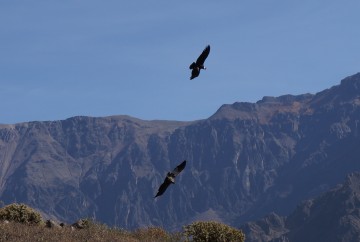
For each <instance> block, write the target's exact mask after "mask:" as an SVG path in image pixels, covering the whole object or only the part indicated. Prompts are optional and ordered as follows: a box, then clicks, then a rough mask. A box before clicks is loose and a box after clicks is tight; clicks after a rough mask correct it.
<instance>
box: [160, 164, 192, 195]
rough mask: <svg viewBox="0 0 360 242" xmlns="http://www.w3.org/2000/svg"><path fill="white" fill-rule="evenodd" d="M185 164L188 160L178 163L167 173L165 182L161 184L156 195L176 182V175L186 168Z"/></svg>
mask: <svg viewBox="0 0 360 242" xmlns="http://www.w3.org/2000/svg"><path fill="white" fill-rule="evenodd" d="M185 166H186V160H184V161H183V162H182V163H181V164H180V165H178V166H177V167H176V168H175V169H174V170H173V171H172V172H168V173H167V174H166V177H165V180H164V182H163V184H161V186H160V187H159V190H158V192H157V194H156V196H155V197H158V196H161V195H162V194H163V193H164V192H165V191H166V189H167V188H168V186H169V185H170V184H175V177H176V176H177V175H179V173H180V172H181V171H182V170H184V168H185ZM155 197H154V198H155Z"/></svg>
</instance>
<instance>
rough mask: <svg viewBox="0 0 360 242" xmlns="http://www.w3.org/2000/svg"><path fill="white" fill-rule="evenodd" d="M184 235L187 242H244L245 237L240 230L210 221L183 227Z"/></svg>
mask: <svg viewBox="0 0 360 242" xmlns="http://www.w3.org/2000/svg"><path fill="white" fill-rule="evenodd" d="M184 235H185V237H186V239H187V241H190V240H191V239H192V240H191V241H195V242H197V241H202V242H205V241H214V242H228V241H229V242H230V241H239V242H244V241H245V235H244V234H243V232H242V231H241V230H238V229H235V228H232V227H230V226H228V225H225V224H222V223H218V222H214V221H210V222H194V223H192V224H189V225H185V226H184Z"/></svg>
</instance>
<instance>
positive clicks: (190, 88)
mask: <svg viewBox="0 0 360 242" xmlns="http://www.w3.org/2000/svg"><path fill="white" fill-rule="evenodd" d="M359 13H360V1H359V0H343V1H339V0H302V1H291V0H272V1H269V0H236V1H235V0H234V1H233V0H229V1H218V0H193V1H188V0H182V1H171V0H170V1H169V0H156V1H137V0H132V1H119V0H107V1H100V0H71V1H70V0H62V1H58V0H57V1H54V0H37V1H25V0H23V1H20V0H11V1H10V0H3V1H0V123H3V124H4V123H5V124H12V123H18V122H26V121H45V120H59V119H66V118H69V117H72V116H78V115H86V116H95V117H101V116H110V115H120V114H125V115H130V116H133V117H137V118H140V119H145V120H152V119H165V120H197V119H204V118H208V117H209V116H211V115H212V114H213V113H214V112H216V110H217V109H218V108H219V107H220V106H221V105H222V104H230V103H234V102H239V101H241V102H256V101H257V100H260V99H261V98H262V97H263V96H280V95H284V94H303V93H316V92H318V91H321V90H323V89H326V88H329V87H331V86H333V85H337V84H339V83H340V80H341V79H342V78H344V77H346V76H349V75H352V74H355V73H357V72H360V14H359ZM207 44H210V45H211V52H210V55H209V57H208V59H207V60H206V62H205V65H206V66H207V68H208V69H207V70H206V71H202V72H201V74H200V76H199V77H198V78H196V79H194V80H189V77H190V70H189V69H188V68H189V65H190V64H191V62H192V61H194V60H196V58H197V57H198V55H199V54H200V53H201V51H202V50H203V49H204V47H205V46H206V45H207Z"/></svg>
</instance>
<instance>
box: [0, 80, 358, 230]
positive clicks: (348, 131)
mask: <svg viewBox="0 0 360 242" xmlns="http://www.w3.org/2000/svg"><path fill="white" fill-rule="evenodd" d="M359 87H360V74H356V75H353V76H350V77H347V78H345V79H344V80H342V81H341V84H340V85H337V86H334V87H332V88H329V89H327V90H324V91H322V92H319V93H317V94H314V95H313V94H304V95H297V96H293V95H284V96H281V97H264V98H263V99H262V100H260V101H258V102H257V103H234V104H232V105H223V106H222V107H220V108H219V110H218V111H217V112H216V113H215V114H214V115H212V116H211V117H209V118H208V119H205V120H198V121H193V122H176V121H145V120H139V119H136V118H132V117H128V116H113V117H105V118H93V117H73V118H69V119H66V120H61V121H53V122H50V121H49V122H29V123H20V124H12V125H0V167H1V168H0V200H2V201H3V202H4V203H5V204H7V203H12V202H23V203H26V204H28V205H30V206H31V207H34V208H36V209H37V210H40V211H42V212H43V213H44V214H45V215H46V216H48V217H49V218H52V219H54V218H55V219H58V220H60V221H64V222H68V221H74V220H77V219H79V218H83V217H93V218H95V219H97V220H99V221H101V222H104V223H107V224H109V225H116V226H120V227H125V228H135V227H141V226H148V225H156V226H163V227H165V228H167V229H176V228H178V227H179V226H181V225H182V224H185V223H189V222H190V221H192V220H195V219H199V218H201V219H215V220H219V221H222V222H225V223H227V224H230V225H232V226H239V225H240V224H242V223H245V222H248V221H252V220H256V219H260V218H261V217H263V216H265V215H266V214H269V213H270V212H275V213H277V214H279V215H280V216H285V215H288V214H290V213H291V212H292V211H293V209H294V208H295V207H296V205H297V204H298V203H299V202H301V201H303V200H305V199H309V198H313V197H314V196H317V195H319V194H321V193H323V192H326V191H328V190H329V189H330V188H332V187H334V186H335V185H336V184H338V183H340V182H341V181H342V180H343V179H344V177H345V176H346V175H347V174H348V173H350V172H353V171H357V170H360V169H359V168H360V163H359V162H358V160H357V157H359V155H360V154H359V153H360V150H359V149H358V147H359V144H360V139H359V135H358V134H359V133H358V132H359V131H358V123H359V120H360V99H359V98H360V89H359ZM184 159H186V160H187V161H188V164H187V167H186V169H185V170H184V171H183V173H182V174H181V176H179V178H178V179H177V182H176V184H175V185H172V186H171V187H170V188H169V190H168V191H166V193H165V194H164V195H163V196H162V197H160V198H158V199H155V200H154V199H153V196H154V194H155V192H156V190H157V188H158V186H159V185H160V184H161V182H162V180H163V178H164V175H165V174H166V172H167V171H169V170H171V169H172V168H173V167H174V166H175V165H176V164H178V163H179V162H180V161H182V160H184Z"/></svg>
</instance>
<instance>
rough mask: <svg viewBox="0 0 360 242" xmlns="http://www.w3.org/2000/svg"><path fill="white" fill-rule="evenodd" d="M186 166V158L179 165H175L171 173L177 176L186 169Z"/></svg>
mask: <svg viewBox="0 0 360 242" xmlns="http://www.w3.org/2000/svg"><path fill="white" fill-rule="evenodd" d="M185 166H186V160H184V161H183V162H181V164H180V165H178V166H177V167H175V169H174V170H173V171H172V172H171V174H172V175H173V176H174V177H175V176H177V175H178V174H179V173H180V172H181V171H182V170H184V168H185Z"/></svg>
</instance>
